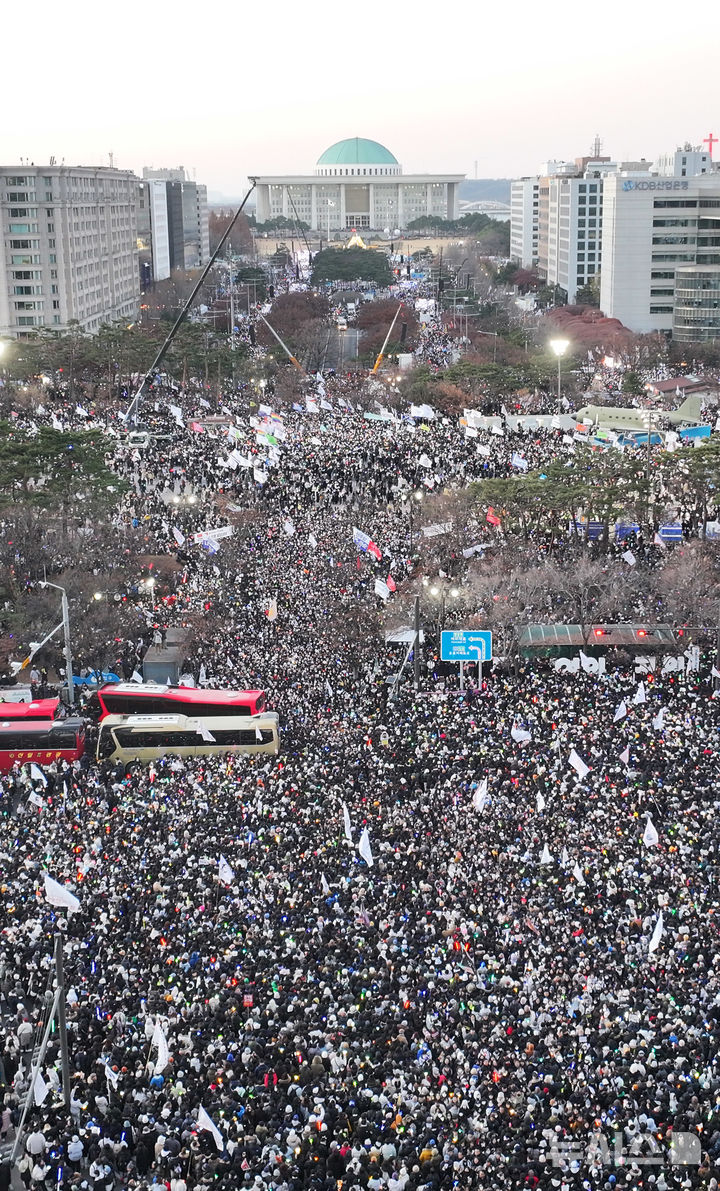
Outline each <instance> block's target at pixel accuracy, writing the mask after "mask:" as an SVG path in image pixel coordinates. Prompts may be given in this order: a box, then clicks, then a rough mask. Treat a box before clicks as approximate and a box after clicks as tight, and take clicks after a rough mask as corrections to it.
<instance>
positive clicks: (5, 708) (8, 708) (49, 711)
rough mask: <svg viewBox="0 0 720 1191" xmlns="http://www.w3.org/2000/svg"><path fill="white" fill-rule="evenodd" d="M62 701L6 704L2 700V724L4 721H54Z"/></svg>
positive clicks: (0, 718) (38, 700) (34, 700)
mask: <svg viewBox="0 0 720 1191" xmlns="http://www.w3.org/2000/svg"><path fill="white" fill-rule="evenodd" d="M59 706H60V700H59V699H58V698H57V697H56V698H54V699H33V701H32V703H10V702H8V703H6V702H5V700H4V699H2V700H0V722H2V721H4V720H26V721H27V720H54V719H55V716H56V715H57V709H58V707H59Z"/></svg>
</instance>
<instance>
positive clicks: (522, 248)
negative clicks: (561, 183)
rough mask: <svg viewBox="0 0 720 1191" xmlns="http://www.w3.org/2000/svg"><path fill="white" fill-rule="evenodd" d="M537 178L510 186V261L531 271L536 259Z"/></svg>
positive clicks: (518, 181)
mask: <svg viewBox="0 0 720 1191" xmlns="http://www.w3.org/2000/svg"><path fill="white" fill-rule="evenodd" d="M538 183H539V179H538V178H517V179H516V180H515V181H514V182H512V183H511V185H510V259H511V260H513V261H517V263H518V264H519V265H522V267H523V268H524V269H532V268H533V267H534V266H535V265H536V264H537V257H538Z"/></svg>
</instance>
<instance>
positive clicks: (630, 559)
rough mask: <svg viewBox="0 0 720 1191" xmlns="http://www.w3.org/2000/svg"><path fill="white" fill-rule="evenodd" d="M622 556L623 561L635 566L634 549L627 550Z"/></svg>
mask: <svg viewBox="0 0 720 1191" xmlns="http://www.w3.org/2000/svg"><path fill="white" fill-rule="evenodd" d="M621 557H622V560H623V562H626V563H627V564H628V566H629V567H634V566H635V555H634V554H633V552H632V550H626V551H625V553H624V554H623V555H621Z"/></svg>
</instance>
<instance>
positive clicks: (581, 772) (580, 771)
mask: <svg viewBox="0 0 720 1191" xmlns="http://www.w3.org/2000/svg"><path fill="white" fill-rule="evenodd" d="M568 761H569V762H570V764H571V765H572V767H573V769H574V770H575V771H576V772H577V775H578V777H579V778H580V780H581V781H582V780H583V778H586V777H587V775H588V774H589V772H590V767H589V765H586V764H585V762H584V761H583V759H582V757H580V756H578V754H577V753H576V752H575V749H571V750H570V756H569V757H568Z"/></svg>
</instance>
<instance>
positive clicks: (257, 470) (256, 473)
mask: <svg viewBox="0 0 720 1191" xmlns="http://www.w3.org/2000/svg"><path fill="white" fill-rule="evenodd" d="M253 477H254V479H255V483H256V484H264V483H265V481H266V480H267V472H266V471H263V469H262V468H261V467H254V468H253Z"/></svg>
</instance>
